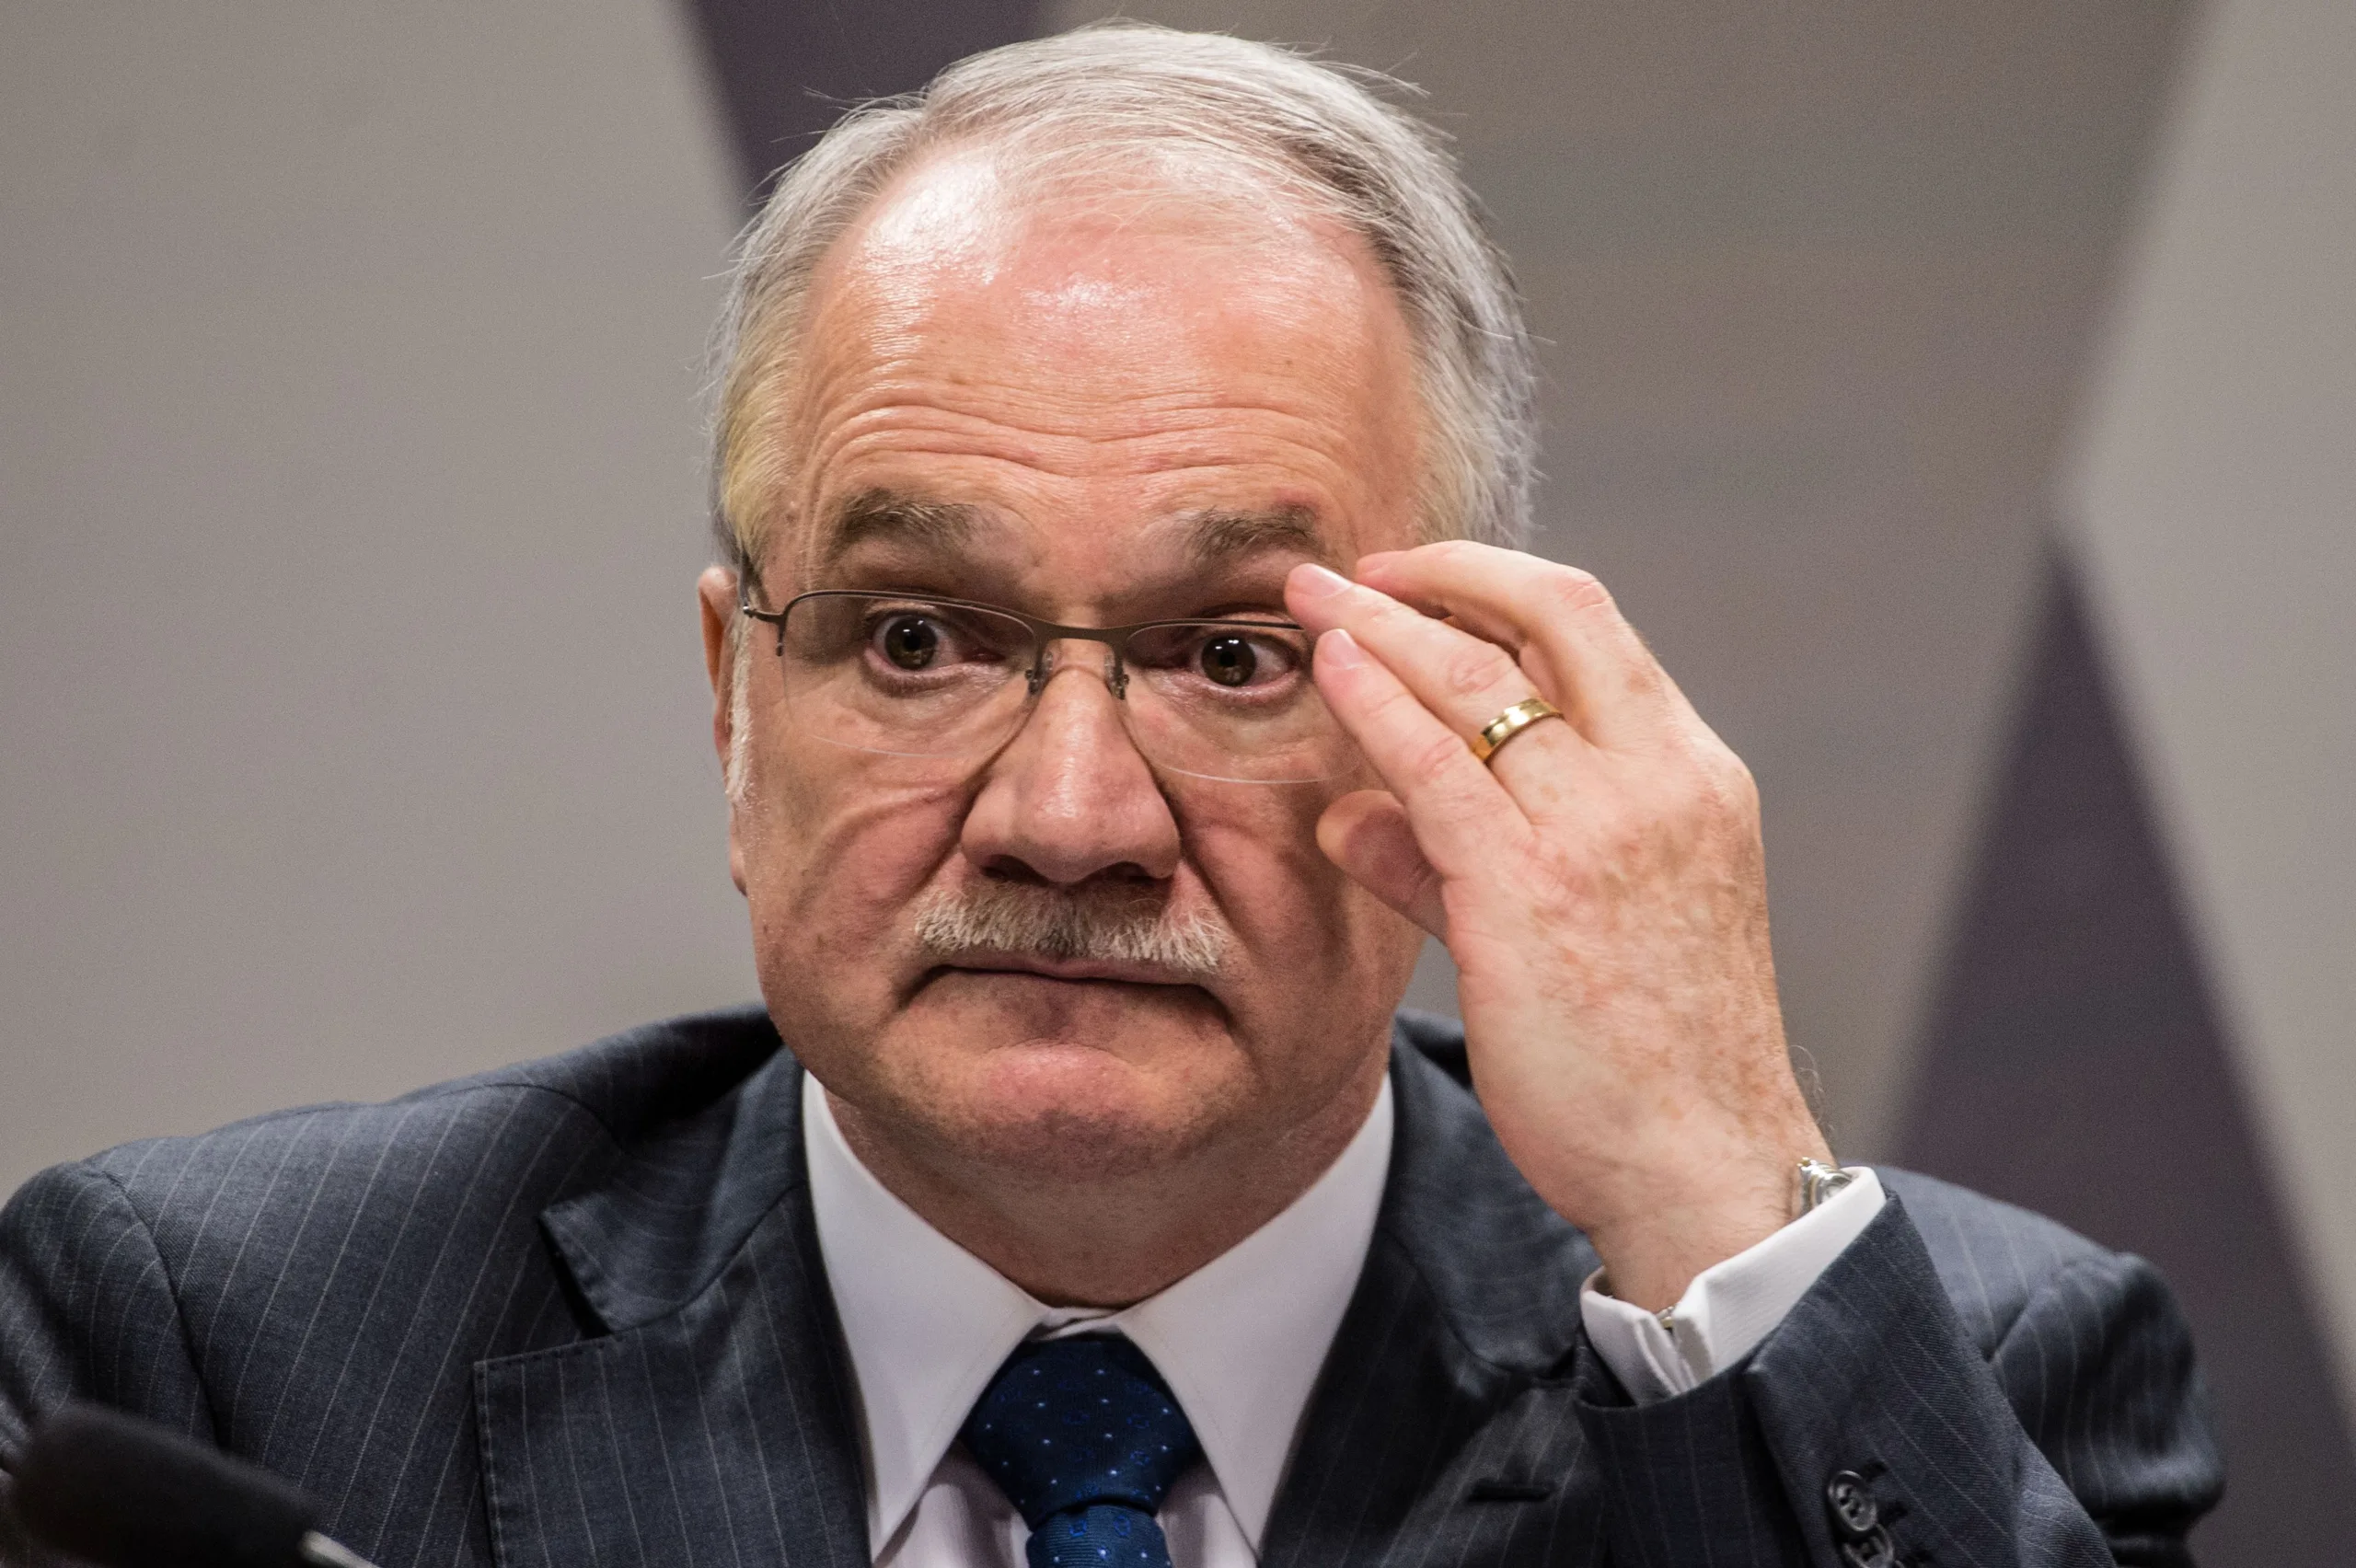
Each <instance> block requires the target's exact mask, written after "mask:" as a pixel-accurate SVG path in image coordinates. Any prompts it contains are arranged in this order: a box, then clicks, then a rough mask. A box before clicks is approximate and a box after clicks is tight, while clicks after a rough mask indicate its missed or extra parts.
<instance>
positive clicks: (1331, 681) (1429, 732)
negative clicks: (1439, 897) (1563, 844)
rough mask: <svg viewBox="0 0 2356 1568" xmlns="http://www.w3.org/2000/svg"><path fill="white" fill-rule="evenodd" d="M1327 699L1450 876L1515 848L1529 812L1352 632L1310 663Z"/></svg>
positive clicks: (1333, 637) (1334, 638)
mask: <svg viewBox="0 0 2356 1568" xmlns="http://www.w3.org/2000/svg"><path fill="white" fill-rule="evenodd" d="M1311 669H1312V670H1313V671H1314V672H1315V675H1316V680H1317V689H1318V691H1319V692H1320V693H1321V694H1322V696H1323V697H1324V698H1325V705H1326V707H1328V708H1329V709H1332V710H1333V712H1334V717H1335V718H1336V719H1338V720H1339V721H1341V724H1342V727H1343V728H1344V729H1345V730H1347V731H1348V732H1349V733H1350V738H1351V739H1352V740H1354V741H1356V742H1357V744H1358V749H1359V750H1360V751H1361V752H1363V753H1364V754H1365V755H1366V758H1367V760H1368V761H1369V762H1370V763H1372V764H1373V765H1374V770H1375V772H1376V773H1378V774H1380V776H1381V778H1382V781H1383V783H1385V784H1386V785H1388V786H1389V787H1390V789H1391V792H1392V795H1394V796H1396V797H1397V798H1398V801H1399V804H1400V806H1401V808H1402V809H1403V810H1404V811H1405V812H1406V813H1407V822H1408V825H1409V826H1410V827H1412V828H1413V829H1414V831H1415V843H1416V845H1417V846H1418V847H1420V848H1421V849H1422V851H1423V855H1424V859H1426V861H1428V862H1429V863H1430V865H1431V867H1432V869H1433V870H1436V871H1438V873H1439V874H1440V875H1441V876H1443V877H1457V876H1463V875H1467V874H1470V873H1472V872H1473V871H1475V870H1478V869H1479V868H1480V867H1481V866H1482V865H1483V864H1484V863H1485V862H1486V861H1487V860H1488V859H1490V858H1491V857H1494V856H1496V855H1497V854H1499V853H1505V854H1512V853H1515V852H1516V851H1517V847H1518V846H1519V843H1520V842H1521V841H1522V840H1523V839H1525V838H1526V837H1527V836H1529V833H1530V823H1529V819H1528V818H1526V817H1524V816H1523V815H1522V813H1521V810H1520V808H1519V806H1517V805H1516V804H1515V803H1514V801H1513V798H1512V797H1511V796H1510V795H1508V794H1507V793H1506V790H1505V787H1504V786H1503V785H1502V784H1500V783H1498V782H1497V780H1496V779H1495V778H1491V777H1489V770H1488V769H1487V768H1485V767H1482V766H1481V765H1480V764H1479V763H1478V762H1476V761H1474V760H1473V758H1472V752H1471V750H1470V749H1468V748H1467V747H1466V745H1465V744H1464V741H1463V738H1462V737H1461V736H1460V735H1458V734H1457V733H1456V732H1454V731H1453V730H1450V729H1449V727H1448V726H1447V725H1446V724H1443V723H1441V722H1440V721H1439V720H1438V718H1436V717H1434V716H1433V714H1432V712H1431V710H1430V709H1427V708H1426V707H1425V706H1424V705H1423V704H1422V703H1421V702H1419V701H1417V700H1416V698H1415V693H1413V692H1411V691H1409V690H1408V689H1407V687H1406V686H1403V684H1401V682H1400V680H1399V677H1398V676H1397V675H1395V674H1392V672H1391V671H1390V669H1389V668H1387V667H1386V666H1385V665H1384V664H1383V663H1381V661H1380V660H1378V659H1376V658H1374V657H1373V656H1372V655H1371V654H1369V653H1368V652H1367V651H1366V650H1365V649H1363V648H1361V647H1359V646H1358V645H1357V641H1356V640H1353V639H1352V638H1351V636H1350V634H1349V633H1348V632H1347V631H1344V630H1339V629H1336V630H1334V631H1329V632H1327V633H1325V634H1324V635H1323V636H1322V637H1321V638H1319V639H1318V640H1317V651H1316V656H1315V659H1314V661H1313V663H1312V664H1311Z"/></svg>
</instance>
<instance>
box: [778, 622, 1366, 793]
mask: <svg viewBox="0 0 2356 1568" xmlns="http://www.w3.org/2000/svg"><path fill="white" fill-rule="evenodd" d="M778 642H779V654H780V662H781V663H782V666H783V674H784V683H785V703H786V707H787V709H788V713H789V717H790V718H791V721H792V723H793V724H794V726H795V727H796V728H797V729H799V730H802V731H803V732H807V733H810V734H812V735H814V736H816V737H817V738H819V739H821V740H825V741H827V742H830V743H832V744H837V745H842V746H849V747H851V748H854V749H856V750H860V751H868V752H874V753H879V754H882V755H893V756H905V757H943V758H952V757H971V756H975V755H983V754H987V753H989V752H994V751H996V750H997V749H998V748H999V747H1000V746H1002V745H1004V744H1006V743H1007V742H1008V741H1010V740H1011V739H1012V738H1013V737H1014V735H1015V733H1016V732H1017V731H1019V730H1020V729H1021V728H1022V724H1023V721H1024V720H1025V718H1026V717H1027V716H1028V714H1029V712H1030V710H1031V707H1032V704H1033V702H1034V699H1035V698H1036V696H1037V695H1038V693H1037V687H1038V686H1040V685H1041V684H1042V683H1043V682H1044V680H1045V676H1046V675H1048V674H1052V673H1053V672H1054V670H1055V669H1056V667H1057V665H1056V664H1055V663H1054V660H1055V658H1056V652H1055V651H1054V649H1052V648H1050V647H1043V645H1042V643H1041V641H1040V639H1039V636H1038V634H1037V633H1036V632H1034V630H1033V628H1031V626H1030V625H1028V624H1027V623H1025V622H1024V621H1022V619H1020V618H1018V617H1014V616H1011V615H1008V614H1004V613H1001V612H999V611H996V610H991V609H987V608H985V607H982V606H978V605H960V604H953V603H943V602H941V601H939V600H930V599H921V598H909V597H905V596H901V595H895V594H858V593H848V592H837V591H825V592H819V593H814V594H803V595H802V596H801V597H799V598H796V599H794V600H793V601H791V603H790V604H789V605H787V606H786V610H785V619H784V625H783V627H782V629H781V631H780V636H779V639H778ZM1119 642H1120V644H1121V646H1120V648H1119V651H1118V656H1117V658H1116V657H1114V652H1113V651H1112V650H1111V649H1104V648H1100V650H1099V651H1101V652H1102V653H1103V655H1104V662H1103V673H1104V674H1105V677H1106V684H1107V685H1108V686H1111V687H1112V688H1113V689H1114V695H1115V696H1116V697H1118V698H1121V699H1122V700H1121V709H1122V713H1123V719H1124V721H1125V722H1126V725H1127V727H1128V731H1129V733H1130V736H1131V738H1132V739H1133V740H1134V741H1135V743H1136V744H1137V746H1138V750H1139V752H1140V753H1142V754H1143V755H1145V756H1146V757H1147V758H1148V759H1149V760H1150V761H1152V762H1154V763H1156V764H1159V765H1160V766H1161V767H1166V768H1170V769H1172V770H1174V771H1176V772H1181V773H1187V774H1193V775H1196V776H1199V777H1203V778H1221V779H1233V780H1237V781H1242V782H1261V783H1283V782H1306V781H1309V780H1312V779H1319V778H1335V777H1338V776H1340V775H1341V774H1343V773H1345V772H1348V771H1350V768H1351V766H1352V764H1353V762H1354V760H1355V755H1356V754H1355V751H1354V749H1353V748H1352V746H1351V744H1350V743H1349V741H1348V738H1347V736H1346V735H1345V733H1344V732H1343V731H1342V728H1341V726H1340V724H1339V723H1338V722H1337V721H1335V720H1334V716H1333V714H1332V712H1331V710H1330V709H1327V708H1326V706H1325V703H1324V700H1323V699H1322V698H1320V697H1319V696H1318V695H1317V688H1316V686H1315V684H1314V683H1313V682H1312V681H1311V678H1310V656H1311V648H1312V646H1313V641H1312V640H1311V636H1310V634H1309V633H1308V632H1306V631H1303V630H1300V629H1299V628H1294V627H1287V626H1279V625H1273V624H1262V623H1255V622H1252V621H1169V622H1161V623H1156V624H1153V625H1149V626H1145V627H1140V628H1134V629H1132V630H1131V631H1129V632H1128V633H1127V634H1126V637H1123V638H1121V639H1119ZM1059 646H1073V644H1061V645H1059Z"/></svg>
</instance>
